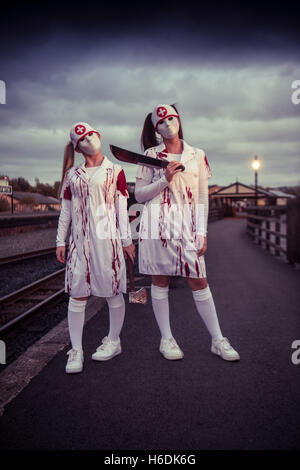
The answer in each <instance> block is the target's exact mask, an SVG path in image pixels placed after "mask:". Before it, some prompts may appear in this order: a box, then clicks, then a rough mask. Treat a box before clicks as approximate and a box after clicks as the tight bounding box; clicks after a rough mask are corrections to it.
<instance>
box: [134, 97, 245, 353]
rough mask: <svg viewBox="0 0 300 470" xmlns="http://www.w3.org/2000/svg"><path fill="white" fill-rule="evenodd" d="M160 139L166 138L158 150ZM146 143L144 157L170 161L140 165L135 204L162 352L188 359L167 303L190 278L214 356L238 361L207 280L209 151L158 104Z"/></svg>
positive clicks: (145, 131)
mask: <svg viewBox="0 0 300 470" xmlns="http://www.w3.org/2000/svg"><path fill="white" fill-rule="evenodd" d="M156 134H159V135H160V136H161V137H162V142H161V143H160V144H159V145H158V141H157V137H156ZM141 143H142V146H143V149H144V150H145V155H147V156H149V157H152V158H161V159H164V160H166V161H169V162H170V163H169V164H168V166H167V167H166V168H165V169H156V168H153V167H152V168H150V167H147V166H142V165H139V168H138V170H137V174H136V186H135V198H136V200H137V201H138V202H140V203H145V206H144V210H143V213H142V218H141V222H140V231H139V271H140V272H141V273H144V274H151V275H152V285H151V298H152V307H153V311H154V314H155V317H156V320H157V323H158V326H159V328H160V332H161V342H160V348H159V350H160V352H161V353H162V355H163V356H164V357H165V358H166V359H171V360H173V359H182V358H183V351H182V350H181V349H180V347H179V346H178V344H177V342H176V340H175V339H174V337H173V335H172V332H171V327H170V320H169V299H168V293H169V279H170V276H181V277H186V278H187V280H188V284H189V286H190V288H191V290H192V295H193V298H194V302H195V306H196V308H197V311H198V313H199V314H200V316H201V318H202V319H203V321H204V323H205V325H206V327H207V329H208V331H209V333H210V335H211V339H212V344H211V352H212V353H215V354H217V355H219V356H220V357H222V358H223V359H225V360H229V361H233V360H239V354H238V353H237V351H235V350H234V349H233V347H232V346H231V345H230V343H229V341H228V339H227V338H224V337H223V335H222V333H221V330H220V325H219V321H218V316H217V313H216V309H215V305H214V301H213V298H212V294H211V291H210V288H209V285H208V283H207V279H206V269H205V261H204V253H205V251H206V247H207V216H208V178H209V177H210V176H211V172H210V168H209V164H208V161H207V158H206V155H205V152H204V151H203V150H200V149H198V148H194V147H191V146H190V145H188V144H187V143H186V142H185V141H184V140H183V133H182V127H181V122H180V117H179V114H178V112H177V109H176V107H175V106H174V105H172V106H170V105H168V104H161V105H158V106H156V107H155V109H154V111H153V112H152V113H149V114H148V116H147V117H146V119H145V123H144V128H143V133H142V137H141ZM180 165H184V167H185V169H184V171H182V170H181V169H180V168H179V166H180ZM172 213H173V214H175V218H174V219H172V216H170V214H172ZM184 214H185V215H184ZM151 218H152V220H151ZM172 224H173V231H172V229H171V227H172ZM153 227H157V233H156V235H157V236H153Z"/></svg>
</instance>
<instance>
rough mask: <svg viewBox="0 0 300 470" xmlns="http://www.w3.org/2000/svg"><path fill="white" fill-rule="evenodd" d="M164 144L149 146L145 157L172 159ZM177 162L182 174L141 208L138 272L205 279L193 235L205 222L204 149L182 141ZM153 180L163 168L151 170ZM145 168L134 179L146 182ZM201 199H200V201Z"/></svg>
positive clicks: (205, 176) (201, 257)
mask: <svg viewBox="0 0 300 470" xmlns="http://www.w3.org/2000/svg"><path fill="white" fill-rule="evenodd" d="M164 150H165V146H164V144H163V143H162V144H160V145H158V146H157V147H152V148H151V149H148V150H147V151H146V155H148V156H149V157H152V158H162V159H165V160H168V161H172V160H174V158H172V154H167V153H166V152H164ZM180 163H182V164H183V165H184V166H185V170H184V171H183V172H178V173H176V174H175V175H174V176H173V178H172V180H171V182H170V183H169V185H168V186H167V187H166V188H165V189H164V190H162V191H161V192H160V193H159V194H158V195H157V196H155V197H154V198H153V199H151V200H150V201H147V202H146V203H145V205H144V209H143V213H142V216H141V222H140V230H139V271H140V272H141V273H143V274H157V275H159V274H160V275H169V276H182V277H192V278H205V277H206V269H205V261H204V256H203V255H202V256H200V257H199V256H198V255H197V248H196V233H199V231H198V230H196V229H198V228H199V227H200V225H201V223H202V224H203V223H204V213H203V208H204V205H203V191H201V194H202V196H201V197H200V195H199V194H200V191H199V189H200V186H201V187H202V188H203V185H204V187H206V191H207V188H208V178H209V177H210V176H211V173H210V169H209V165H208V162H207V159H206V156H205V153H204V151H203V150H200V149H197V148H193V147H191V146H189V145H188V144H187V143H186V142H184V141H183V153H182V155H181V160H180ZM151 171H152V172H153V177H152V181H148V182H149V184H150V183H151V182H154V181H157V180H158V179H160V178H161V177H162V175H163V174H164V173H165V169H156V168H155V169H153V170H151ZM147 173H148V174H149V170H148V168H147V167H145V166H144V167H143V166H142V165H140V166H139V168H138V171H137V174H136V177H137V178H143V177H144V179H147V176H146V177H145V175H146V174H147ZM201 198H202V199H201Z"/></svg>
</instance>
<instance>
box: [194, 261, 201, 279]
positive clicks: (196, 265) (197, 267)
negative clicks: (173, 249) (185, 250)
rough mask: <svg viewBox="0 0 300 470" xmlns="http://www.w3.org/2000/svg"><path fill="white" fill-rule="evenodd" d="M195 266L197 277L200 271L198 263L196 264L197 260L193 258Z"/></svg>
mask: <svg viewBox="0 0 300 470" xmlns="http://www.w3.org/2000/svg"><path fill="white" fill-rule="evenodd" d="M195 267H196V271H197V277H199V274H200V272H199V265H198V261H197V260H195Z"/></svg>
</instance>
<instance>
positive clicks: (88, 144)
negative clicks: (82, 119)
mask: <svg viewBox="0 0 300 470" xmlns="http://www.w3.org/2000/svg"><path fill="white" fill-rule="evenodd" d="M78 147H79V149H80V150H81V151H82V152H83V153H86V154H87V155H95V154H96V153H98V152H99V151H100V148H101V142H100V139H99V137H98V135H97V134H96V133H95V132H92V133H91V132H90V133H89V134H87V135H86V136H85V137H84V138H83V139H82V140H81V141H80V143H79V145H78Z"/></svg>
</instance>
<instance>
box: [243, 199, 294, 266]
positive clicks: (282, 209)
mask: <svg viewBox="0 0 300 470" xmlns="http://www.w3.org/2000/svg"><path fill="white" fill-rule="evenodd" d="M299 211H300V198H296V199H294V200H292V201H288V203H287V205H286V206H251V207H247V233H248V235H249V236H250V237H251V238H252V239H253V241H254V242H255V243H257V244H258V245H260V246H262V247H263V248H265V249H266V250H268V251H269V252H270V253H272V254H273V255H275V256H278V257H280V258H281V259H283V260H284V261H287V262H289V263H297V264H298V263H300V239H299V221H300V214H299Z"/></svg>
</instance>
